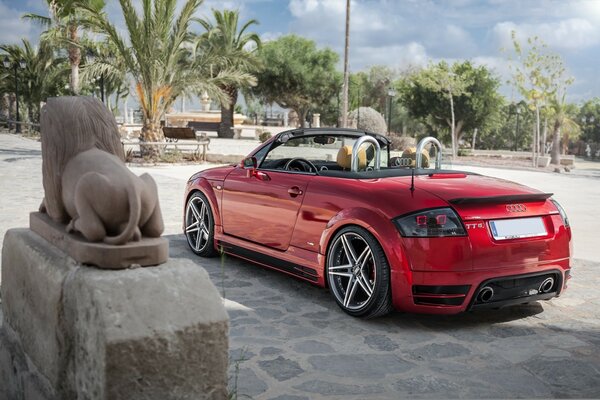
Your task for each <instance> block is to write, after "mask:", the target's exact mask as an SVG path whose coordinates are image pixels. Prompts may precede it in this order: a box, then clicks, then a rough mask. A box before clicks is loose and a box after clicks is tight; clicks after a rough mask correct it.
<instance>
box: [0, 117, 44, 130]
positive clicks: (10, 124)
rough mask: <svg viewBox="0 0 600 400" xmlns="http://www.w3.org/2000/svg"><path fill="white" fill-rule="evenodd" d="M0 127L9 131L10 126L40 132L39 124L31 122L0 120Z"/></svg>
mask: <svg viewBox="0 0 600 400" xmlns="http://www.w3.org/2000/svg"><path fill="white" fill-rule="evenodd" d="M0 125H4V126H6V127H7V128H8V129H9V130H10V129H11V127H12V126H15V127H16V126H17V125H21V126H30V127H32V128H35V130H36V131H38V132H39V130H40V124H36V123H33V122H23V121H13V120H11V119H3V120H0Z"/></svg>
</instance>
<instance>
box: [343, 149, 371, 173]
mask: <svg viewBox="0 0 600 400" xmlns="http://www.w3.org/2000/svg"><path fill="white" fill-rule="evenodd" d="M337 164H338V165H339V166H340V167H342V168H344V169H350V168H351V167H352V146H343V147H341V148H340V150H339V151H338V154H337ZM366 166H367V152H366V150H365V148H364V147H363V148H361V149H360V150H358V169H364V168H365V167H366Z"/></svg>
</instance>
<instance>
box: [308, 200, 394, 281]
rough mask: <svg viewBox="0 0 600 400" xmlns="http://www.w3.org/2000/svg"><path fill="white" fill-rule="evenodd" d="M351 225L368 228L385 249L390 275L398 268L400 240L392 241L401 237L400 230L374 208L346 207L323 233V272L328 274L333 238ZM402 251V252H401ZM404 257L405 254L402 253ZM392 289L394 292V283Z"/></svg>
mask: <svg viewBox="0 0 600 400" xmlns="http://www.w3.org/2000/svg"><path fill="white" fill-rule="evenodd" d="M349 226H357V227H360V228H363V229H365V230H367V231H368V232H369V233H370V234H371V235H373V237H374V238H375V240H377V242H378V243H379V245H380V246H381V248H382V249H383V254H384V256H385V257H386V260H387V262H388V265H389V268H390V277H391V275H392V274H393V272H394V270H395V269H396V268H397V266H398V265H397V262H395V261H396V260H397V259H398V255H399V254H400V255H401V252H402V250H401V246H400V241H398V245H397V246H393V245H392V243H390V242H391V241H394V239H395V238H398V239H399V238H400V235H399V234H398V231H397V230H396V228H395V227H394V226H393V223H392V222H391V221H389V220H388V219H387V218H386V217H385V216H384V215H382V214H381V213H378V212H376V211H374V210H370V209H367V208H363V207H356V208H350V209H344V210H342V211H340V212H339V213H338V214H336V215H335V216H334V217H333V218H331V219H330V220H329V222H328V223H327V227H326V228H325V230H324V231H323V233H322V235H321V239H320V242H319V249H320V253H321V256H322V260H323V274H327V255H328V253H329V249H330V247H331V245H332V244H333V239H334V238H335V236H336V235H337V234H338V232H340V231H341V230H342V229H344V228H347V227H349ZM399 252H400V253H399ZM401 257H403V255H401ZM323 280H324V283H325V287H329V283H328V281H327V276H324V279H323ZM390 290H392V292H393V285H391V287H390Z"/></svg>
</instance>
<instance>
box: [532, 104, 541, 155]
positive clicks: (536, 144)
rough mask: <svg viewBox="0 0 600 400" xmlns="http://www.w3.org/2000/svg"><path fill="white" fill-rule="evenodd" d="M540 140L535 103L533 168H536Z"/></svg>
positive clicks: (538, 109) (538, 111)
mask: <svg viewBox="0 0 600 400" xmlns="http://www.w3.org/2000/svg"><path fill="white" fill-rule="evenodd" d="M539 138H540V108H539V107H538V105H537V103H536V105H535V127H534V130H533V155H532V159H533V161H532V163H533V166H534V167H537V156H538V145H539Z"/></svg>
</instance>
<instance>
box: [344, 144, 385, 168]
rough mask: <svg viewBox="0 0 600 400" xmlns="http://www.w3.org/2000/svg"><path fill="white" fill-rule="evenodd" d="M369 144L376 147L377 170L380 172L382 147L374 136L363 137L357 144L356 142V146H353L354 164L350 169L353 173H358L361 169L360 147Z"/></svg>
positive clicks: (352, 163)
mask: <svg viewBox="0 0 600 400" xmlns="http://www.w3.org/2000/svg"><path fill="white" fill-rule="evenodd" d="M366 142H369V143H371V144H373V146H375V170H376V171H377V170H379V167H380V164H381V146H379V142H378V141H377V139H375V138H374V137H372V136H367V135H365V136H361V137H359V138H358V139H357V140H356V142H354V146H352V162H351V164H350V169H351V170H352V172H358V167H359V164H360V163H359V154H358V150H360V146H362V145H363V144H364V143H366Z"/></svg>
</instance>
